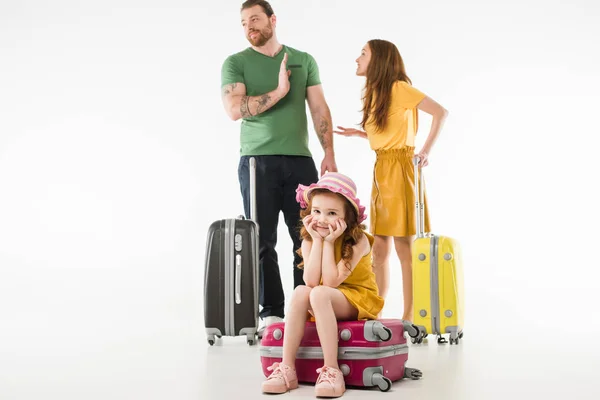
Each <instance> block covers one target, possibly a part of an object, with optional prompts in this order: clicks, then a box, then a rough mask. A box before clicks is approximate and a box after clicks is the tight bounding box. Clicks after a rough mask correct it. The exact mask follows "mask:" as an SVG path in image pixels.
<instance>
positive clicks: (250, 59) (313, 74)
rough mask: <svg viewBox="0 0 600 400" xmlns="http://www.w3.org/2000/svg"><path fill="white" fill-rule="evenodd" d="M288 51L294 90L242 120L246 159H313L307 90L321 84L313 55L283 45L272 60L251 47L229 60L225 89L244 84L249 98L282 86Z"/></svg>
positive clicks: (225, 66) (223, 74)
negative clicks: (280, 73)
mask: <svg viewBox="0 0 600 400" xmlns="http://www.w3.org/2000/svg"><path fill="white" fill-rule="evenodd" d="M286 52H287V53H288V60H287V68H288V70H291V71H292V74H291V76H290V91H289V92H288V94H287V95H286V96H285V97H284V98H283V99H281V100H279V101H278V102H277V104H275V105H274V106H273V107H271V108H270V109H268V110H267V111H265V112H263V113H261V114H258V115H256V116H253V117H249V118H243V119H242V124H241V132H240V154H241V155H242V156H245V155H272V154H277V155H302V156H309V157H310V156H311V153H310V150H309V149H308V127H307V115H306V103H305V102H306V88H307V87H308V86H313V85H318V84H320V83H321V81H320V78H319V68H318V66H317V63H316V61H315V59H314V58H313V57H312V56H311V55H310V54H308V53H306V52H303V51H299V50H296V49H293V48H291V47H288V46H283V48H282V50H281V51H280V52H279V53H278V54H277V55H275V57H269V56H266V55H264V54H262V53H259V52H257V51H256V50H254V49H253V48H251V47H248V48H247V49H245V50H243V51H241V52H239V53H236V54H232V55H230V56H229V57H227V59H225V62H224V63H223V66H222V69H221V86H224V85H227V84H232V83H236V82H241V83H243V84H244V85H246V95H248V96H259V95H262V94H265V93H268V92H270V91H272V90H275V89H276V88H277V85H278V84H279V68H280V66H281V61H282V60H283V55H284V53H286Z"/></svg>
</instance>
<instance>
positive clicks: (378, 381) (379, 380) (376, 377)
mask: <svg viewBox="0 0 600 400" xmlns="http://www.w3.org/2000/svg"><path fill="white" fill-rule="evenodd" d="M372 380H373V383H374V384H375V385H377V387H378V388H379V390H381V391H382V392H387V391H388V390H390V389H391V388H392V381H391V380H390V378H388V377H385V376H383V375H381V374H380V373H375V374H373V377H372Z"/></svg>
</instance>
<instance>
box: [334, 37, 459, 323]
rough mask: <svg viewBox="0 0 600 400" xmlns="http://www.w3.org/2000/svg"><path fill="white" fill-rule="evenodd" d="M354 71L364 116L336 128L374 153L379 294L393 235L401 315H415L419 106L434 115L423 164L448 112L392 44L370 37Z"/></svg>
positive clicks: (373, 200)
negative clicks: (419, 84)
mask: <svg viewBox="0 0 600 400" xmlns="http://www.w3.org/2000/svg"><path fill="white" fill-rule="evenodd" d="M356 63H357V64H358V67H357V69H356V74H357V75H358V76H366V85H365V92H364V97H363V118H362V122H361V126H362V128H363V129H365V131H366V132H365V131H361V130H357V129H346V128H342V127H338V128H339V129H340V130H339V131H335V133H338V134H341V135H344V136H358V137H362V138H365V139H368V140H369V144H370V146H371V149H373V150H374V151H375V153H376V161H375V166H374V167H373V169H374V171H373V189H372V194H371V228H370V232H371V233H372V234H373V235H375V243H374V245H373V269H374V271H375V274H376V276H377V284H378V286H379V293H380V294H381V296H383V298H385V296H386V294H387V291H388V286H389V263H388V259H389V256H390V251H391V244H392V238H393V243H394V247H395V248H396V253H397V255H398V258H399V259H400V264H401V265H402V284H403V285H402V286H403V295H404V314H403V315H402V319H403V320H407V321H412V319H413V310H412V308H413V288H412V249H411V244H412V241H413V235H415V234H416V222H415V217H416V216H415V213H414V210H415V188H414V166H413V164H412V159H413V157H414V149H415V147H414V146H415V136H416V134H417V128H418V110H422V111H424V112H426V113H428V114H431V116H432V122H431V129H430V132H429V136H428V137H427V140H426V141H425V144H424V145H423V147H422V148H421V151H420V152H419V153H418V157H419V162H420V166H421V167H425V166H426V165H427V164H428V155H429V152H430V151H431V147H432V146H433V144H434V142H435V140H436V138H437V136H438V135H439V133H440V130H441V129H442V125H443V123H444V120H445V119H446V116H447V111H446V110H445V109H444V108H443V107H442V106H441V105H439V104H438V103H436V102H435V101H434V100H433V99H431V98H430V97H428V96H426V95H425V94H423V93H422V92H421V91H419V90H418V89H416V88H414V87H413V86H412V84H411V81H410V79H409V78H408V76H407V75H406V71H405V70H404V62H403V60H402V57H401V56H400V52H398V49H397V48H396V46H395V45H394V44H393V43H390V42H388V41H385V40H370V41H369V42H368V43H367V44H366V45H365V46H364V47H363V49H362V51H361V55H360V56H359V57H358V58H357V59H356ZM424 201H425V232H429V231H430V228H429V213H428V211H427V210H428V207H427V196H426V195H425V199H424Z"/></svg>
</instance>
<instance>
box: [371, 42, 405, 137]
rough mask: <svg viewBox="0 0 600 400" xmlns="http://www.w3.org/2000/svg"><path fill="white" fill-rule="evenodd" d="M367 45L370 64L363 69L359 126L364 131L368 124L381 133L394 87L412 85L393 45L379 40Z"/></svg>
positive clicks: (384, 125)
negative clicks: (399, 82) (400, 84)
mask: <svg viewBox="0 0 600 400" xmlns="http://www.w3.org/2000/svg"><path fill="white" fill-rule="evenodd" d="M367 44H368V45H369V49H370V50H371V60H370V61H369V65H368V66H367V81H366V83H365V88H364V96H363V98H362V100H363V108H362V112H363V117H362V121H361V123H360V125H361V127H362V128H363V130H364V129H365V125H366V124H367V122H369V120H372V121H373V122H374V123H375V126H376V129H377V131H379V132H381V131H383V130H384V129H385V127H386V122H387V114H388V110H389V107H390V103H391V101H390V100H391V96H392V88H393V86H394V83H395V82H396V81H404V82H407V83H410V84H412V82H411V80H410V79H409V77H408V75H406V71H405V69H404V61H403V60H402V57H401V56H400V52H399V51H398V48H397V47H396V45H395V44H393V43H391V42H388V41H387V40H380V39H373V40H369V41H368V42H367Z"/></svg>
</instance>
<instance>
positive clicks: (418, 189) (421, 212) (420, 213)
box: [413, 156, 425, 238]
mask: <svg viewBox="0 0 600 400" xmlns="http://www.w3.org/2000/svg"><path fill="white" fill-rule="evenodd" d="M413 165H414V166H415V215H416V220H417V237H418V238H422V237H425V200H424V197H425V196H424V194H423V191H424V188H423V171H421V168H420V167H419V156H414V158H413Z"/></svg>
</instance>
